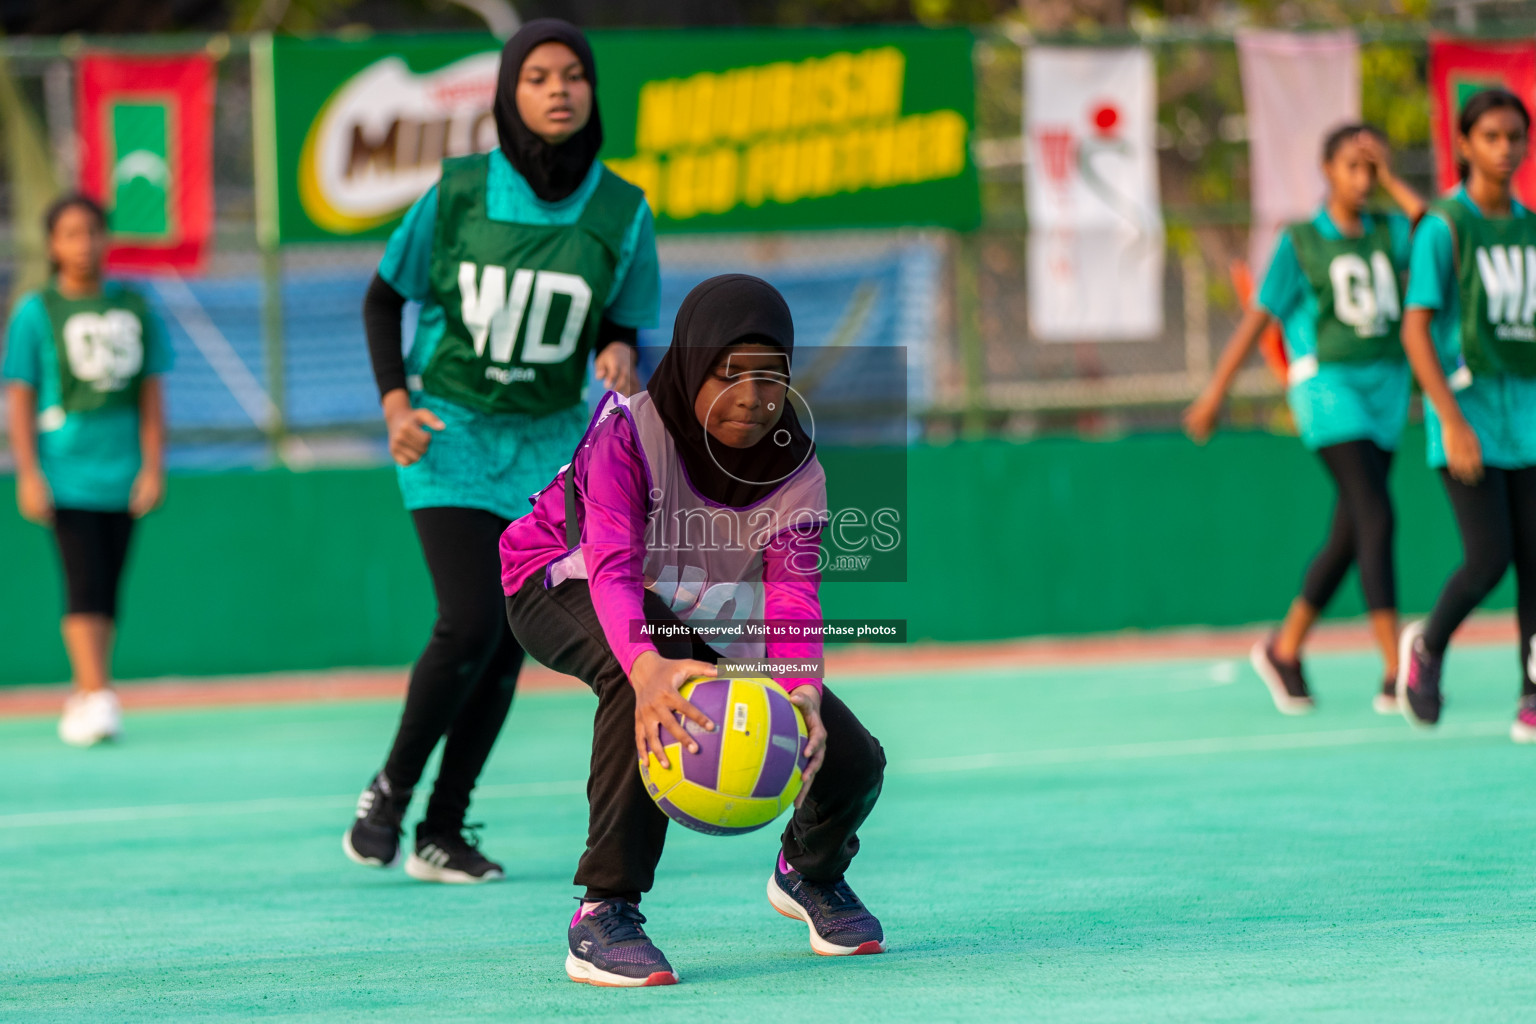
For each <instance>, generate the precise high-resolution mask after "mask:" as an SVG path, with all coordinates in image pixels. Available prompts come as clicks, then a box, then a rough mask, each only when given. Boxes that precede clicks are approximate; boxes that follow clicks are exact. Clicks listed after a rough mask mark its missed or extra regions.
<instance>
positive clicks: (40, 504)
mask: <svg viewBox="0 0 1536 1024" xmlns="http://www.w3.org/2000/svg"><path fill="white" fill-rule="evenodd" d="M16 508H17V510H18V511H20V512H21V517H22V518H23V519H25V520H27V521H28V522H31V523H36V524H37V525H39V526H47V525H49V524H50V523H52V522H53V491H52V490H51V489H50V488H49V487H48V481H47V480H46V479H45V478H44V477H43V474H41V473H23V474H21V475H20V476H18V477H17V478H16Z"/></svg>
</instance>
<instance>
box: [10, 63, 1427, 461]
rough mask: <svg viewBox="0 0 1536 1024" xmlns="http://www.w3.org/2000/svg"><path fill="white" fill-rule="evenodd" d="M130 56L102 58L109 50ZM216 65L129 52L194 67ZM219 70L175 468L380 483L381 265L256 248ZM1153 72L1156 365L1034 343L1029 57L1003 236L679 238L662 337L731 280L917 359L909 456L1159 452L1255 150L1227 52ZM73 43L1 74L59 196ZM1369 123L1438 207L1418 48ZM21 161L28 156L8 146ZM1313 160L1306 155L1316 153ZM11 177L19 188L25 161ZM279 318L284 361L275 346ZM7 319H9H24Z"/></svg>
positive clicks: (991, 204) (997, 180) (1014, 84)
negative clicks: (1069, 442) (292, 471)
mask: <svg viewBox="0 0 1536 1024" xmlns="http://www.w3.org/2000/svg"><path fill="white" fill-rule="evenodd" d="M120 42H121V41H109V42H108V45H107V46H106V47H104V48H113V47H115V46H117V45H118V44H119V43H120ZM198 42H199V41H197V40H192V41H188V40H186V39H167V40H159V41H156V40H142V39H141V40H134V41H132V45H133V47H134V48H137V49H153V48H154V47H156V46H157V45H158V46H159V47H160V48H161V49H162V50H165V49H175V50H182V51H185V50H187V49H188V48H190V47H191V46H192V45H197V44H198ZM203 42H205V43H206V48H207V49H208V51H209V52H211V53H213V54H214V55H215V56H217V57H218V58H219V60H218V79H217V93H216V114H215V136H214V183H215V202H216V223H217V228H216V236H215V240H214V245H213V248H212V253H213V254H212V257H211V258H210V260H209V261H208V264H207V267H206V269H205V271H204V272H203V273H202V274H200V275H198V276H197V277H195V278H188V279H181V278H178V277H170V278H166V277H157V278H153V279H150V280H149V281H148V282H147V284H148V291H149V292H150V296H151V299H152V302H153V303H154V304H155V305H156V307H157V308H158V310H159V312H160V313H161V315H162V317H163V318H164V319H165V321H166V323H167V325H168V327H169V328H170V331H171V334H172V337H173V342H174V344H175V346H176V348H177V355H178V364H177V369H176V371H175V372H174V373H173V374H172V376H171V379H170V380H169V382H168V400H169V404H168V412H169V416H170V422H171V427H172V441H173V454H174V459H175V462H176V463H177V464H179V465H182V466H209V467H214V466H226V465H232V464H262V463H263V462H270V461H272V460H274V459H280V460H284V461H287V462H289V463H294V464H307V463H313V462H337V461H341V462H350V461H359V460H362V461H370V460H374V461H377V460H382V459H383V458H384V448H383V443H382V437H383V431H382V424H381V423H380V422H379V417H378V404H377V395H376V392H375V391H374V387H373V383H372V377H371V373H370V371H369V367H368V360H367V354H366V350H365V346H364V341H363V335H362V324H361V317H360V312H359V311H360V305H361V301H362V295H363V292H364V290H365V288H366V285H367V282H368V280H369V278H370V276H371V275H372V273H373V270H374V267H375V266H376V265H377V263H378V259H379V257H380V255H381V252H382V247H381V246H379V245H377V244H359V245H328V246H320V247H315V246H291V247H286V248H284V249H283V250H282V251H281V252H280V253H278V254H276V255H275V256H269V255H268V254H264V253H263V252H262V251H261V250H260V248H259V247H258V245H257V236H256V227H255V190H254V185H253V157H252V130H251V124H252V122H251V85H250V81H251V80H250V61H249V58H248V56H247V54H246V52H245V48H244V46H243V44H242V43H241V42H240V41H239V40H238V39H236V40H231V39H226V38H223V37H215V38H214V39H212V40H205V41H203ZM1149 42H1150V45H1153V47H1154V52H1155V54H1156V59H1157V68H1158V90H1159V98H1158V134H1157V145H1158V155H1159V171H1160V177H1161V190H1162V197H1163V203H1164V217H1165V221H1166V225H1167V236H1166V237H1167V241H1166V245H1167V254H1166V259H1165V268H1166V269H1165V280H1164V288H1163V296H1164V308H1165V324H1164V328H1163V330H1162V332H1161V334H1160V335H1159V336H1157V337H1156V338H1154V339H1151V340H1147V341H1136V342H1094V341H1081V342H1074V343H1042V342H1040V341H1037V340H1036V339H1035V338H1033V337H1032V335H1031V333H1030V331H1029V326H1028V325H1029V314H1028V299H1029V295H1028V289H1027V286H1026V276H1027V275H1026V270H1027V267H1026V258H1027V257H1026V251H1027V245H1026V242H1027V232H1028V224H1027V221H1026V218H1025V214H1024V194H1023V178H1024V159H1025V151H1024V146H1023V141H1022V138H1021V134H1022V132H1021V129H1022V124H1021V120H1022V92H1021V89H1022V79H1023V75H1022V67H1023V61H1024V60H1025V59H1027V56H1026V54H1027V48H1026V47H1024V46H1021V45H1020V41H1019V40H1013V39H1008V38H1005V37H1003V36H1001V35H996V34H990V35H988V34H983V35H981V36H980V37H979V38H978V42H977V45H976V47H975V51H974V53H975V59H974V63H975V69H976V82H977V133H976V137H977V141H976V145H975V155H976V159H977V163H978V165H979V166H980V167H981V169H982V188H983V195H984V208H985V210H986V221H985V223H984V225H983V227H982V228H981V229H980V230H978V231H976V232H973V233H969V234H963V235H962V234H955V233H951V232H940V231H917V230H912V231H859V232H811V233H792V234H789V233H787V234H776V235H753V236H719V235H717V236H664V237H663V238H662V239H661V241H660V246H659V248H660V257H661V263H662V268H663V293H664V294H663V310H662V318H663V319H662V325H663V326H662V328H661V329H660V330H659V331H657V332H650V333H648V335H647V336H646V337H645V338H644V339H643V341H644V342H645V343H646V344H649V345H658V344H665V343H666V341H667V339H668V338H669V337H670V316H671V313H672V312H673V311H674V310H675V309H676V307H677V304H678V302H680V301H681V298H682V295H683V294H684V293H686V291H687V289H688V288H689V287H691V285H692V284H693V283H695V282H696V281H697V280H700V279H702V278H703V277H706V276H709V275H710V274H713V273H718V272H721V271H722V270H728V269H729V270H744V271H748V272H755V273H759V274H761V275H763V276H766V277H768V278H769V279H770V280H773V281H775V283H776V284H779V285H780V286H781V287H782V288H783V289H784V290H785V292H786V295H787V297H788V298H789V300H790V303H791V306H792V308H793V309H794V310H795V313H796V318H797V324H798V325H799V327H800V331H801V337H802V340H803V343H805V344H812V345H814V344H858V345H870V344H883V345H902V346H906V347H907V348H908V350H909V355H908V368H909V374H910V377H911V381H910V385H909V396H908V401H909V408H910V409H911V410H912V411H913V414H914V431H913V432H914V434H917V433H924V434H926V435H927V436H929V437H930V438H933V439H936V440H943V439H946V438H949V437H952V436H957V435H962V434H964V435H976V434H989V433H1001V434H1004V435H1007V436H1014V437H1026V436H1035V435H1040V434H1050V433H1062V432H1070V433H1077V434H1089V435H1093V434H1106V433H1117V432H1124V431H1130V430H1165V429H1171V428H1173V427H1174V426H1175V425H1176V422H1177V412H1178V409H1179V407H1180V406H1181V405H1182V404H1183V403H1185V402H1187V401H1188V400H1189V398H1191V397H1192V396H1193V395H1194V394H1195V392H1196V390H1197V389H1198V388H1199V386H1200V385H1201V384H1202V383H1203V380H1204V377H1205V375H1206V374H1207V373H1208V371H1209V368H1210V366H1211V364H1212V363H1213V361H1214V357H1215V353H1216V352H1218V351H1219V348H1220V346H1221V345H1222V344H1223V343H1224V341H1225V338H1226V336H1227V334H1228V333H1229V332H1230V330H1231V329H1232V327H1233V326H1234V324H1235V322H1236V320H1237V318H1238V317H1239V315H1240V312H1241V311H1240V307H1239V304H1238V301H1237V295H1236V291H1235V289H1234V285H1233V275H1232V265H1233V263H1234V261H1236V260H1238V259H1240V258H1242V257H1243V256H1244V254H1245V251H1246V245H1247V221H1248V164H1247V161H1248V149H1247V143H1246V126H1245V123H1244V120H1243V106H1242V96H1241V89H1240V86H1239V81H1238V72H1237V59H1236V54H1235V50H1234V48H1233V46H1232V44H1231V42H1230V39H1229V38H1225V37H1220V36H1213V35H1208V36H1202V37H1199V38H1192V39H1178V40H1167V39H1164V40H1150V41H1149ZM81 47H82V44H81V43H80V42H79V41H78V40H76V41H69V40H64V41H60V40H30V41H24V40H10V41H7V42H6V43H5V45H4V47H0V54H5V55H6V57H5V69H6V70H7V71H8V73H9V75H10V76H11V79H12V81H13V82H14V83H15V85H16V87H17V92H18V94H19V95H20V97H21V98H22V100H23V102H24V103H25V104H26V105H27V106H28V107H30V109H31V110H33V111H34V112H35V114H36V117H37V120H38V122H39V124H40V125H42V126H43V129H44V132H45V136H46V139H47V140H48V145H49V147H50V150H51V155H52V157H53V161H54V164H55V166H56V167H57V168H58V169H59V172H60V174H59V177H60V178H61V180H65V181H68V180H72V177H73V168H74V166H75V154H74V138H73V116H74V115H73V109H72V101H71V97H72V95H73V87H74V86H73V80H72V62H71V59H70V58H71V56H72V54H73V53H75V52H79V51H80V49H81ZM1362 60H1363V62H1364V67H1363V69H1362V70H1363V76H1362V77H1363V79H1364V80H1365V83H1366V85H1365V95H1364V98H1363V99H1364V108H1365V116H1366V119H1367V120H1371V121H1374V122H1376V123H1378V124H1380V125H1381V126H1382V127H1383V128H1384V129H1385V130H1386V131H1387V133H1388V135H1389V137H1390V138H1391V140H1392V141H1393V143H1394V147H1395V154H1396V155H1395V161H1396V165H1397V168H1398V171H1399V173H1400V175H1402V176H1403V177H1404V178H1405V179H1406V180H1408V181H1409V182H1410V183H1411V184H1413V185H1415V186H1416V187H1418V188H1419V189H1420V190H1421V191H1425V192H1426V194H1427V193H1428V191H1429V189H1430V185H1431V180H1430V179H1431V158H1430V153H1429V150H1428V142H1427V139H1428V134H1429V133H1428V114H1427V99H1426V86H1425V63H1426V49H1425V46H1424V44H1423V43H1422V42H1421V41H1418V40H1414V39H1389V40H1385V41H1379V42H1367V44H1366V45H1365V46H1364V47H1363V53H1362ZM12 137H14V136H12ZM1317 141H1318V140H1312V139H1305V140H1297V144H1298V145H1305V146H1314V145H1316V144H1317ZM7 163H8V166H15V162H14V161H8V162H7ZM16 184H17V183H16V181H15V180H14V176H13V175H12V174H11V173H9V172H8V173H7V174H6V176H5V178H4V179H3V180H0V210H3V211H4V220H3V221H0V283H3V284H5V285H6V287H5V288H4V289H0V293H3V294H4V295H11V296H13V295H14V293H15V291H16V286H17V285H18V284H19V283H21V282H20V280H19V277H18V275H19V274H20V273H21V270H22V268H23V266H24V261H23V259H22V256H23V255H24V252H25V238H26V230H25V229H26V227H27V226H28V225H29V224H30V223H31V221H30V219H31V218H36V217H38V216H40V213H41V211H40V210H36V209H18V208H17V207H18V205H25V204H19V203H18V197H19V195H20V194H21V193H20V191H19V190H18V189H17V187H16ZM276 310H280V312H281V320H280V323H281V327H282V329H281V337H280V339H279V338H275V337H274V336H273V335H274V334H275V333H276V332H273V331H272V330H270V329H269V328H270V325H271V324H273V323H276V322H278V321H276V320H275V319H274V318H273V317H272V314H273V313H274V311H276ZM7 313H8V310H7ZM1237 394H1238V398H1239V401H1238V402H1237V404H1236V406H1235V411H1234V416H1235V417H1236V418H1237V419H1239V420H1240V421H1243V422H1246V423H1248V424H1250V425H1259V426H1267V427H1273V428H1276V429H1286V421H1285V419H1284V415H1283V410H1282V406H1281V404H1280V403H1279V401H1278V396H1279V394H1280V386H1279V382H1278V381H1277V380H1275V379H1274V378H1273V377H1272V376H1271V375H1270V374H1269V373H1268V371H1266V370H1265V369H1263V368H1261V367H1257V366H1256V367H1254V368H1252V369H1250V370H1249V371H1248V372H1247V373H1246V374H1245V375H1244V376H1243V377H1242V378H1241V379H1240V381H1239V384H1238V388H1237Z"/></svg>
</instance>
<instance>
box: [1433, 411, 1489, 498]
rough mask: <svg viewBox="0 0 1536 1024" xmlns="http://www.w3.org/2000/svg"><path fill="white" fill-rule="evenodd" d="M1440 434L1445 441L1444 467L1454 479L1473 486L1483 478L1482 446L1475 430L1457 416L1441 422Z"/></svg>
mask: <svg viewBox="0 0 1536 1024" xmlns="http://www.w3.org/2000/svg"><path fill="white" fill-rule="evenodd" d="M1440 436H1441V438H1442V440H1444V442H1445V468H1446V469H1448V470H1450V471H1451V476H1452V477H1453V478H1454V479H1456V480H1458V481H1460V482H1461V483H1464V484H1466V485H1467V486H1468V487H1473V486H1475V485H1476V484H1477V482H1478V481H1480V480H1481V479H1482V478H1483V446H1482V445H1481V444H1479V443H1478V440H1477V434H1476V432H1475V431H1473V429H1472V427H1471V426H1470V425H1469V424H1468V423H1467V421H1466V420H1464V419H1462V418H1461V417H1459V416H1458V417H1457V418H1455V419H1454V420H1445V421H1443V422H1442V423H1441V425H1440Z"/></svg>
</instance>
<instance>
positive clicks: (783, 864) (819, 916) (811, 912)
mask: <svg viewBox="0 0 1536 1024" xmlns="http://www.w3.org/2000/svg"><path fill="white" fill-rule="evenodd" d="M768 902H769V903H771V904H773V909H774V910H777V911H778V912H779V913H781V914H783V915H784V916H785V917H792V918H794V919H795V920H797V921H804V922H805V923H806V924H807V925H808V926H809V927H810V930H811V949H813V950H815V951H816V952H817V953H820V954H821V955H822V956H860V955H863V954H866V953H884V952H885V932H884V930H883V929H882V928H881V927H880V922H879V921H878V920H876V918H875V915H874V914H871V913H870V912H869V910H868V908H866V907H865V906H864V901H863V900H861V899H859V898H858V897H857V896H855V895H854V894H853V890H852V889H850V888H848V883H847V882H845V881H843V880H842V879H841V878H839V879H838V880H837V881H835V882H813V881H811V880H810V879H808V878H805V877H804V876H802V875H801V874H800V872H798V871H796V870H795V869H794V868H792V867H790V866H789V863H788V862H787V861H786V860H785V859H784V855H783V854H782V853H781V854H779V862H778V863H777V864H776V865H774V869H773V874H772V875H771V876H770V877H769V879H768Z"/></svg>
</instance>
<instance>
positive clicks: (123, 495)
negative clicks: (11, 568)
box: [0, 195, 172, 746]
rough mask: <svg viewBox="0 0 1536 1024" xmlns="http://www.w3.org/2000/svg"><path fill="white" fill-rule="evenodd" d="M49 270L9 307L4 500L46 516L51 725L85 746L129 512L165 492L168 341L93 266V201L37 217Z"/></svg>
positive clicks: (99, 728) (81, 199) (121, 288)
mask: <svg viewBox="0 0 1536 1024" xmlns="http://www.w3.org/2000/svg"><path fill="white" fill-rule="evenodd" d="M44 225H45V228H46V231H47V238H48V259H49V263H50V265H51V267H52V270H53V276H52V279H51V280H50V281H49V282H48V284H47V286H45V287H44V288H43V289H42V290H41V291H37V292H33V293H31V294H29V295H27V296H25V297H24V298H23V299H22V300H21V302H20V303H19V304H18V305H17V307H16V312H15V313H14V314H13V315H12V317H11V325H10V330H9V332H8V334H7V336H6V346H5V364H4V367H3V369H0V375H3V376H4V377H5V378H7V379H8V380H9V381H10V384H9V390H8V396H7V397H8V403H7V404H8V408H9V410H10V424H9V425H10V433H11V447H12V450H13V452H14V453H15V456H16V501H17V504H18V505H19V506H20V508H21V514H22V515H23V516H25V517H26V518H27V519H30V520H31V521H33V522H35V523H39V524H41V525H44V526H51V527H52V528H53V533H54V537H55V539H56V540H57V542H58V547H59V557H60V560H61V561H62V563H63V567H64V581H65V591H66V605H65V613H64V621H63V633H64V647H65V650H66V651H67V653H68V655H69V664H70V669H71V672H72V674H73V676H74V683H75V689H74V692H73V693H72V694H71V695H70V697H69V699H68V700H67V701H66V702H65V705H64V717H63V718H62V719H61V720H60V721H59V736H60V738H62V739H63V740H64V742H66V743H69V744H72V745H75V746H90V745H91V744H94V743H97V742H100V741H101V740H104V739H110V738H113V737H115V736H117V735H118V733H119V732H120V730H121V724H122V723H121V717H122V716H121V708H120V707H119V705H118V700H117V694H116V693H114V692H113V690H112V687H111V676H112V649H113V646H114V642H115V640H116V632H117V599H118V590H119V584H120V583H121V580H122V572H123V565H124V563H125V562H126V560H127V557H128V544H129V540H130V538H131V537H132V535H133V529H134V523H135V522H136V521H137V520H138V519H140V518H142V517H143V516H146V515H148V514H149V513H150V512H153V511H154V510H155V509H156V508H157V507H159V505H160V501H161V499H162V497H163V496H164V494H165V456H164V450H165V414H164V408H165V399H164V392H163V390H162V387H161V383H160V377H161V375H162V374H165V373H167V372H169V371H170V368H171V362H172V354H171V347H170V343H169V340H168V339H167V338H166V335H165V329H164V327H163V326H162V325H161V323H160V321H159V320H158V319H157V318H156V317H155V316H154V315H153V314H151V313H150V311H149V308H148V306H147V305H146V304H145V302H144V298H143V296H142V295H140V294H139V293H138V292H137V291H136V290H134V289H133V288H130V287H129V286H127V285H125V284H122V283H120V282H118V281H113V280H110V279H108V278H107V277H106V276H105V266H104V261H105V257H106V247H107V222H106V215H105V214H104V213H103V212H102V209H101V207H100V206H99V205H98V204H97V203H96V202H95V201H94V200H92V199H90V198H88V197H86V196H83V195H69V196H65V197H63V198H62V199H60V200H58V201H57V202H55V203H54V204H53V205H52V206H51V207H50V208H49V209H48V213H47V215H46V217H45V218H44Z"/></svg>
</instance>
